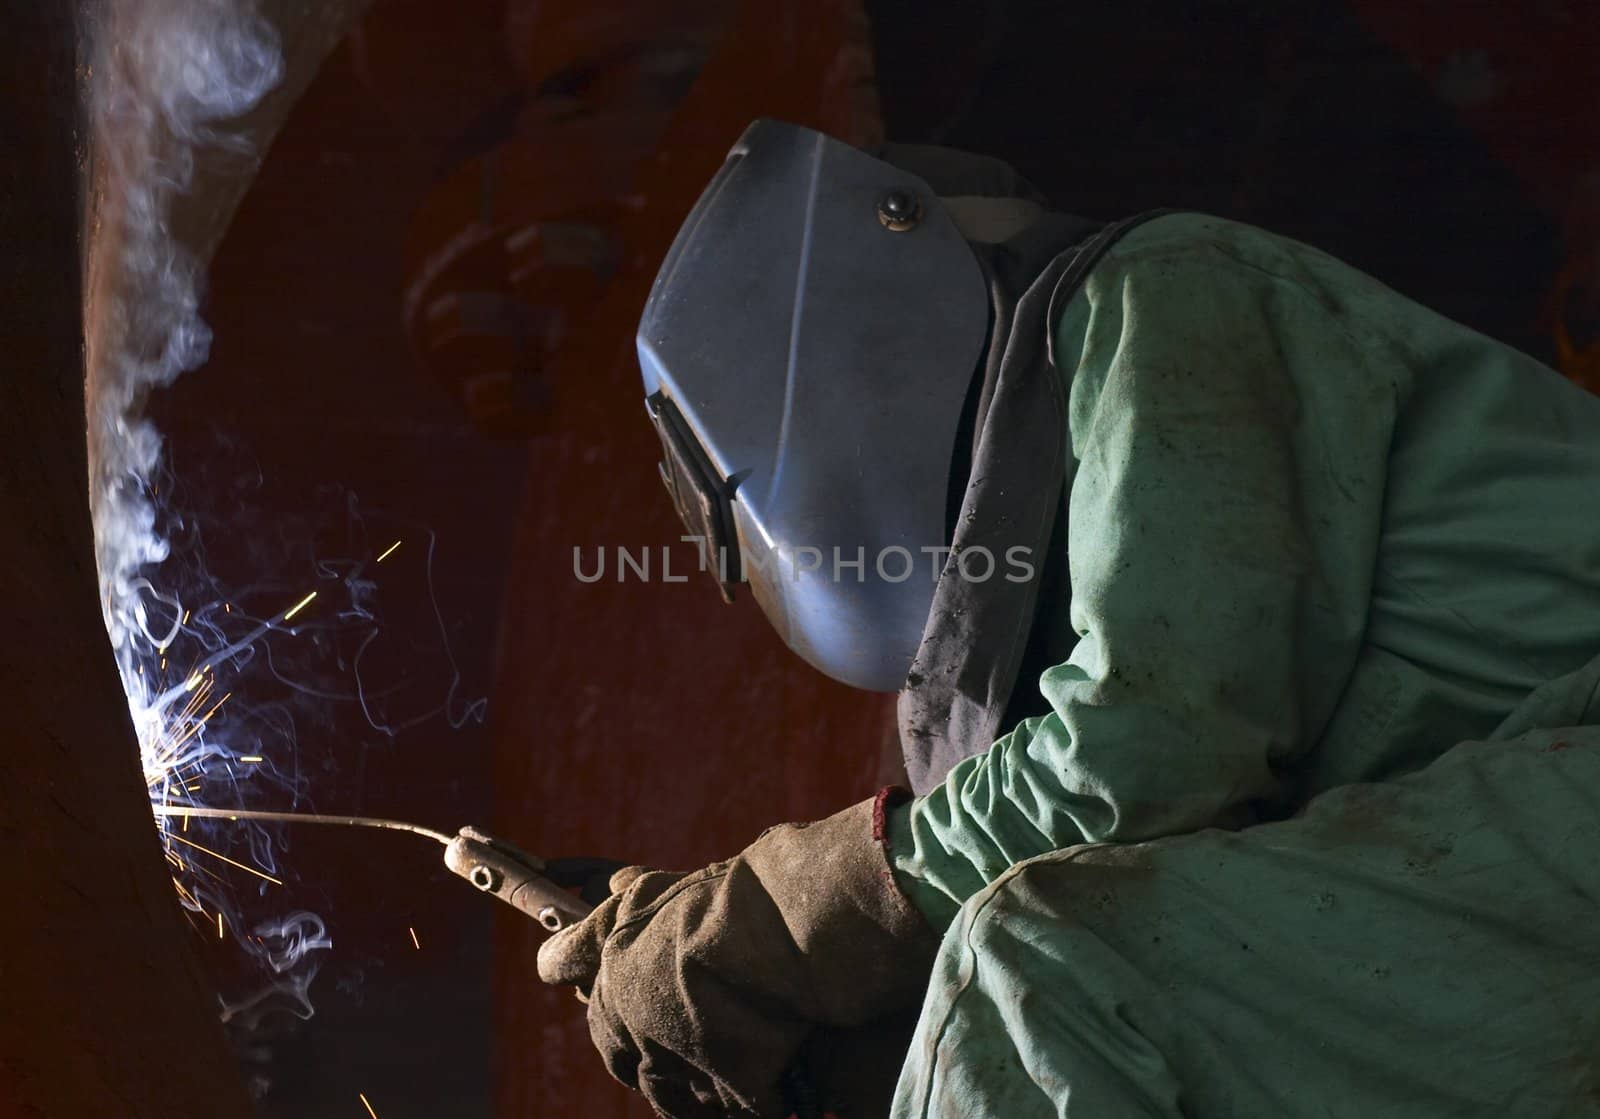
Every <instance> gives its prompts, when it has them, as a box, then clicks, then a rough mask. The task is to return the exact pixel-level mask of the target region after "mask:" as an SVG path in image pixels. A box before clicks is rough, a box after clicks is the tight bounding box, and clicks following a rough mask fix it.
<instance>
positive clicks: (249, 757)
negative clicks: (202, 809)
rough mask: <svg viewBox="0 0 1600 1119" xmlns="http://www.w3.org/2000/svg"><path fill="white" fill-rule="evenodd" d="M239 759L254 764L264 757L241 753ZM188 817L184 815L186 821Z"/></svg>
mask: <svg viewBox="0 0 1600 1119" xmlns="http://www.w3.org/2000/svg"><path fill="white" fill-rule="evenodd" d="M239 760H240V761H241V762H248V763H250V764H251V765H254V764H255V763H257V762H259V761H261V760H263V759H262V757H261V755H260V754H240V755H239ZM188 819H189V818H188V817H187V816H185V817H184V821H185V822H187V821H188Z"/></svg>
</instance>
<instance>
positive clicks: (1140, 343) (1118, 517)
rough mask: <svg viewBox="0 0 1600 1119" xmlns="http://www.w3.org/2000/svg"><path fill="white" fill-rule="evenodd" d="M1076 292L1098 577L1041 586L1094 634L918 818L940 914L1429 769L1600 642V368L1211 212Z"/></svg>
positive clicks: (1058, 359) (909, 816)
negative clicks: (1538, 356) (980, 896)
mask: <svg viewBox="0 0 1600 1119" xmlns="http://www.w3.org/2000/svg"><path fill="white" fill-rule="evenodd" d="M1069 294H1070V296H1071V297H1070V299H1062V300H1058V301H1057V304H1056V306H1054V307H1053V308H1052V315H1053V316H1054V318H1053V321H1050V320H1046V321H1049V329H1050V330H1051V331H1052V332H1053V335H1052V337H1051V339H1050V342H1051V355H1052V361H1051V365H1052V367H1053V369H1054V371H1055V373H1056V374H1057V375H1058V376H1059V389H1060V392H1061V394H1062V395H1061V398H1060V399H1061V403H1062V405H1063V406H1064V410H1065V417H1066V419H1065V424H1064V428H1065V431H1064V438H1065V440H1066V443H1067V446H1066V455H1065V458H1064V462H1065V466H1066V487H1067V488H1066V492H1067V495H1068V497H1067V505H1066V521H1065V527H1066V531H1065V533H1064V538H1065V540H1064V544H1063V545H1062V546H1063V547H1064V548H1065V550H1066V572H1067V579H1066V582H1067V583H1069V584H1070V587H1069V588H1066V589H1064V590H1063V591H1062V592H1061V593H1060V594H1058V595H1057V596H1056V598H1055V599H1053V600H1049V601H1044V602H1041V603H1040V604H1039V606H1038V610H1039V612H1040V617H1041V618H1042V619H1043V624H1047V625H1048V624H1055V625H1058V626H1060V627H1064V628H1063V633H1064V634H1065V635H1066V637H1067V638H1068V641H1067V642H1066V644H1065V645H1064V646H1063V648H1070V650H1071V651H1070V655H1069V656H1067V658H1066V659H1065V661H1064V662H1062V663H1058V664H1055V665H1054V666H1053V667H1050V668H1048V669H1047V670H1045V671H1044V672H1043V673H1042V675H1040V676H1038V678H1037V681H1036V686H1037V689H1038V692H1039V694H1040V696H1041V698H1042V701H1043V703H1042V704H1041V707H1040V709H1041V710H1047V712H1048V713H1046V714H1042V715H1039V716H1036V717H1032V718H1028V719H1026V720H1025V721H1023V722H1021V724H1020V725H1018V726H1016V727H1015V728H1014V729H1011V730H1010V732H1009V733H1007V734H1005V735H1004V736H1003V737H1001V738H1000V739H999V740H998V741H996V742H994V743H993V745H992V747H990V748H988V749H987V750H986V752H981V753H978V754H976V755H975V756H972V757H969V758H967V759H966V760H965V761H963V762H961V763H960V764H958V765H956V766H955V767H954V768H953V769H951V770H950V771H949V773H948V775H947V776H945V778H944V779H943V781H942V782H941V783H939V784H938V785H937V786H936V787H934V788H932V789H931V790H929V791H926V792H925V793H924V795H922V796H920V797H918V798H916V799H914V800H912V801H910V802H909V803H907V804H905V805H903V806H902V807H900V808H898V809H897V810H896V811H895V813H894V814H893V816H892V817H891V819H890V821H889V837H890V841H891V849H892V853H893V858H894V861H895V865H896V867H897V870H898V873H899V875H900V877H901V883H902V885H903V887H904V888H905V890H906V892H907V893H908V894H909V895H910V897H911V898H912V899H913V901H914V902H915V903H916V904H917V906H918V907H919V908H920V909H921V910H922V911H923V912H924V914H925V915H926V916H927V917H928V918H929V920H930V921H931V922H932V923H933V925H934V927H935V928H936V929H940V928H944V927H945V926H946V925H947V924H948V923H949V921H950V919H951V918H952V917H953V916H954V914H955V913H956V911H957V909H958V907H959V906H960V904H961V903H962V902H963V901H965V900H966V899H967V898H969V897H971V896H972V895H973V894H974V893H976V892H977V891H979V890H981V889H982V888H983V887H984V886H985V885H986V884H987V883H990V882H992V881H993V880H995V879H996V878H997V877H999V876H1000V875H1001V874H1002V873H1004V872H1005V871H1006V870H1007V868H1009V867H1011V866H1012V865H1013V864H1016V863H1019V862H1021V861H1023V860H1026V859H1029V858H1031V857H1033V856H1036V855H1040V854H1042V853H1045V852H1049V851H1054V850H1059V849H1061V848H1066V847H1071V846H1074V845H1077V844H1082V843H1099V842H1107V841H1111V842H1133V841H1140V840H1146V839H1152V838H1157V837H1163V836H1171V835H1178V834H1183V833H1188V832H1193V831H1196V830H1199V829H1203V828H1208V827H1219V826H1220V827H1224V828H1238V827H1245V826H1249V825H1251V824H1254V823H1258V822H1263V821H1269V820H1274V819H1280V818H1284V817H1287V816H1290V815H1292V814H1293V813H1294V812H1295V811H1296V810H1297V809H1298V808H1299V807H1300V806H1302V805H1304V804H1305V802H1306V801H1307V800H1308V799H1310V798H1311V797H1312V796H1314V795H1316V794H1317V793H1319V792H1322V791H1325V790H1328V789H1331V788H1335V787H1338V786H1342V785H1347V784H1350V783H1353V782H1364V781H1385V780H1389V779H1393V778H1397V777H1399V776H1401V775H1404V774H1407V773H1410V772H1413V771H1416V770H1418V769H1421V768H1422V767H1424V766H1426V765H1428V764H1429V763H1430V762H1432V761H1434V760H1435V759H1436V758H1438V757H1439V756H1440V755H1442V754H1443V753H1444V752H1446V751H1447V750H1449V749H1450V748H1451V747H1452V746H1454V745H1455V744H1456V743H1458V742H1461V741H1463V740H1468V739H1476V738H1483V737H1486V736H1488V735H1489V734H1490V733H1491V732H1492V731H1493V730H1494V729H1495V728H1496V727H1497V726H1498V725H1499V724H1500V723H1501V722H1502V721H1503V720H1504V719H1505V718H1506V717H1507V715H1508V714H1509V713H1511V711H1512V710H1513V709H1514V708H1515V707H1517V705H1518V704H1519V703H1520V702H1521V701H1522V700H1523V699H1524V698H1525V697H1527V696H1528V694H1529V693H1530V692H1531V691H1532V690H1533V689H1535V688H1536V687H1538V686H1539V685H1541V684H1543V683H1545V682H1547V681H1550V680H1552V679H1555V678H1557V677H1560V676H1563V675H1565V674H1568V673H1572V672H1574V671H1576V670H1577V669H1579V668H1580V667H1581V666H1583V665H1584V664H1585V663H1586V662H1588V661H1590V659H1591V658H1593V657H1595V655H1596V654H1597V653H1600V399H1596V398H1593V397H1591V396H1588V395H1587V394H1585V393H1583V392H1581V391H1580V390H1578V389H1577V388H1575V387H1574V386H1572V385H1571V384H1569V383H1568V382H1566V381H1565V380H1563V379H1562V378H1561V377H1560V376H1558V375H1557V374H1556V373H1554V372H1553V371H1551V370H1550V369H1548V368H1546V367H1544V366H1543V365H1541V364H1540V363H1538V362H1536V361H1534V360H1533V359H1531V358H1529V357H1527V356H1525V355H1523V354H1520V353H1518V352H1516V351H1514V350H1511V349H1509V348H1507V347H1505V346H1503V345H1500V344H1498V343H1496V342H1494V341H1493V340H1491V339H1489V338H1486V337H1484V336H1482V335H1480V334H1478V333H1475V332H1474V331H1472V330H1469V329H1467V328H1465V327H1463V326H1461V325H1459V324H1457V323H1454V322H1451V321H1449V320H1447V319H1445V318H1443V317H1441V316H1439V315H1437V314H1434V313H1432V312H1430V311H1428V310H1427V309H1425V308H1423V307H1421V306H1419V305H1417V304H1416V303H1414V302H1411V301H1410V300H1407V299H1405V298H1404V297H1402V296H1400V295H1398V294H1396V293H1395V292H1393V291H1391V290H1389V289H1388V288H1386V287H1384V286H1383V285H1382V284H1380V283H1378V282H1377V281H1375V280H1373V279H1371V278H1370V277H1368V276H1366V275H1363V274H1362V273H1360V272H1358V271H1356V270H1355V269H1353V268H1351V267H1349V266H1347V265H1345V264H1343V263H1341V262H1339V261H1337V260H1335V259H1333V258H1331V257H1329V256H1327V255H1326V254H1324V253H1321V252H1319V251H1317V250H1315V249H1312V248H1309V247H1307V246H1305V245H1301V244H1298V243H1296V242H1294V241H1291V240H1289V239H1286V238H1283V237H1279V236H1275V235H1273V234H1270V233H1267V232H1264V231H1262V230H1259V229H1255V228H1252V227H1249V226H1245V225H1241V224H1238V223H1234V222H1230V221H1225V220H1221V219H1218V218H1213V217H1207V216H1203V215H1197V214H1188V213H1180V214H1169V215H1165V216H1161V217H1157V218H1154V219H1152V220H1149V221H1147V222H1145V223H1143V224H1141V225H1139V226H1138V227H1136V228H1134V229H1132V230H1131V231H1130V232H1128V233H1126V234H1125V235H1124V236H1122V237H1121V238H1120V239H1119V240H1117V241H1116V242H1115V243H1114V244H1113V245H1112V247H1111V248H1110V249H1109V250H1107V251H1106V252H1105V254H1104V255H1103V256H1102V257H1100V259H1099V261H1098V263H1096V264H1095V265H1094V267H1093V268H1092V269H1091V270H1090V271H1089V273H1088V274H1087V276H1086V277H1084V278H1083V279H1082V282H1081V286H1079V287H1078V288H1077V289H1076V291H1075V292H1072V293H1069ZM1058 482H1059V479H1058V478H1056V477H1047V478H1040V479H1039V485H1040V486H1041V488H1044V489H1049V488H1052V487H1053V486H1054V485H1056V484H1057V483H1058ZM1031 686H1035V681H1032V680H1027V679H1025V680H1021V681H1019V682H1018V684H1017V687H1018V688H1026V687H1031Z"/></svg>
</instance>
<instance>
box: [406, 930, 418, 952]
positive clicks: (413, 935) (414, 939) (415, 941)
mask: <svg viewBox="0 0 1600 1119" xmlns="http://www.w3.org/2000/svg"><path fill="white" fill-rule="evenodd" d="M406 932H408V933H410V934H411V943H412V944H415V945H416V946H417V951H418V952H420V951H422V942H421V941H419V940H418V939H417V930H416V929H414V928H412V927H411V926H410V925H407V926H406Z"/></svg>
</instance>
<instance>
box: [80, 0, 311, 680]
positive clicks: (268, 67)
mask: <svg viewBox="0 0 1600 1119" xmlns="http://www.w3.org/2000/svg"><path fill="white" fill-rule="evenodd" d="M96 13H97V15H98V18H97V19H94V20H93V21H92V22H91V24H90V26H89V27H88V28H86V30H87V33H88V35H89V37H90V44H89V46H90V51H89V55H88V58H89V66H88V71H89V74H88V81H89V90H88V92H89V104H90V120H89V133H90V142H91V149H90V155H91V167H92V172H93V183H94V204H93V206H92V222H93V224H92V225H91V228H90V236H89V243H90V246H91V250H90V256H89V261H88V265H89V283H88V290H87V297H86V308H85V322H86V323H87V324H88V330H87V350H88V386H87V388H88V394H87V395H88V412H89V414H88V417H87V418H88V437H89V467H90V482H89V486H90V492H89V504H90V510H91V512H92V515H93V519H94V538H95V552H96V560H97V561H98V564H99V570H100V586H101V605H102V607H103V609H104V611H105V620H106V629H107V631H108V632H109V633H110V635H111V642H112V647H113V649H114V650H115V652H116V656H117V661H118V664H119V666H120V667H121V668H122V670H123V677H124V682H125V683H126V684H128V685H129V687H130V699H132V700H133V701H134V702H135V704H137V702H138V699H139V696H138V694H137V693H138V690H139V688H140V687H141V685H140V684H139V682H138V681H137V680H136V679H134V678H133V676H134V673H133V669H134V662H135V660H136V658H137V655H138V653H137V645H138V644H139V642H140V641H141V640H144V641H151V642H153V643H154V644H155V645H156V646H158V647H159V646H161V645H163V644H164V642H165V640H166V639H169V638H170V635H164V634H160V633H156V634H150V633H147V632H145V630H146V619H145V607H144V598H145V596H146V595H147V594H148V593H150V588H149V585H148V583H146V582H145V581H144V577H145V576H146V575H148V570H147V569H148V568H149V566H150V565H152V564H158V563H160V562H161V561H162V560H164V559H165V558H166V556H167V544H166V542H165V541H164V540H163V539H162V538H161V537H160V535H159V534H158V532H157V530H156V511H155V506H154V503H153V502H152V500H151V478H152V477H153V475H154V471H155V470H156V467H157V465H158V464H159V461H160V457H161V437H160V435H159V434H157V432H156V430H155V428H154V426H153V425H152V424H151V423H150V421H149V420H147V419H146V418H145V417H144V416H143V407H144V401H145V397H146V395H147V394H148V393H149V392H150V390H151V389H153V388H158V387H162V386H166V385H169V384H171V383H172V381H173V380H174V379H175V378H177V377H178V376H179V375H180V374H182V373H184V372H186V371H188V370H191V369H194V368H196V367H197V366H199V365H201V364H202V363H203V362H204V361H205V359H206V355H207V351H208V349H209V347H210V342H211V333H210V330H209V329H208V328H207V327H206V324H205V322H204V321H202V319H201V318H200V314H199V303H200V281H201V274H200V268H199V265H198V263H197V262H196V260H195V259H194V257H193V255H192V253H191V252H190V251H189V249H187V248H186V247H185V246H183V245H182V244H180V243H179V241H178V239H177V237H176V235H175V233H174V230H173V206H174V202H175V201H176V200H178V199H180V198H181V197H183V195H184V193H185V192H186V191H187V190H188V189H189V187H190V185H191V183H192V182H193V181H194V174H195V166H196V161H197V158H199V157H201V156H202V155H203V154H205V153H206V152H207V151H216V152H233V153H237V154H247V153H248V152H249V149H250V145H249V142H248V139H247V138H246V137H245V136H243V135H242V134H241V133H239V132H237V131H233V130H230V129H229V128H228V127H227V126H228V123H229V122H231V121H234V120H236V119H237V118H238V117H239V116H241V115H242V114H244V113H246V112H248V111H249V110H250V109H251V108H252V107H254V106H255V105H256V104H257V103H258V102H259V101H260V100H261V98H262V97H263V96H265V95H266V93H267V92H268V91H269V90H271V89H272V88H273V86H275V85H276V84H277V82H278V80H279V77H280V76H281V73H282V68H283V64H282V58H281V56H280V54H279V50H278V41H277V35H276V33H275V32H274V30H273V28H272V26H271V25H270V24H268V23H267V22H266V21H265V20H263V19H262V18H261V17H260V16H259V15H258V14H257V12H256V10H255V7H254V5H253V3H251V2H250V0H104V2H103V4H102V5H101V6H100V7H99V8H98V9H96Z"/></svg>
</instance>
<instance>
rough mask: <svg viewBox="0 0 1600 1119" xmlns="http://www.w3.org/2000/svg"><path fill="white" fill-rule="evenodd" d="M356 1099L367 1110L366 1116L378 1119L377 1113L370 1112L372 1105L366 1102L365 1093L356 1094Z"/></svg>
mask: <svg viewBox="0 0 1600 1119" xmlns="http://www.w3.org/2000/svg"><path fill="white" fill-rule="evenodd" d="M356 1098H357V1099H359V1100H360V1101H361V1106H362V1107H364V1108H366V1109H367V1114H368V1115H370V1116H372V1119H378V1113H377V1112H376V1111H373V1110H372V1105H371V1104H370V1103H368V1102H367V1097H366V1093H364V1092H357V1093H356Z"/></svg>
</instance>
